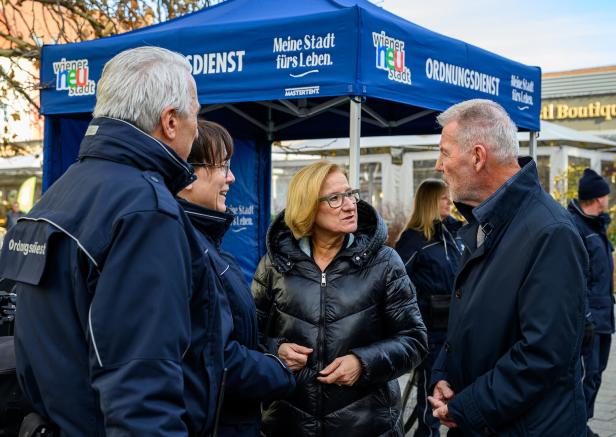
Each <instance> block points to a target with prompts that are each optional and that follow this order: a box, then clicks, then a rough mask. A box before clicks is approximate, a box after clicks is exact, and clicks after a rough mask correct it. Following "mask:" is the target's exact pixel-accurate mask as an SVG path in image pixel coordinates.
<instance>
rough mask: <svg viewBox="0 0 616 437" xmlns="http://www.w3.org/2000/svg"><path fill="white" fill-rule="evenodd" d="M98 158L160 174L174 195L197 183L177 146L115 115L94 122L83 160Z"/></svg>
mask: <svg viewBox="0 0 616 437" xmlns="http://www.w3.org/2000/svg"><path fill="white" fill-rule="evenodd" d="M84 158H98V159H105V160H108V161H113V162H118V163H121V164H126V165H130V166H132V167H136V168H138V169H139V170H141V171H154V172H157V173H159V174H160V175H161V176H162V177H163V179H164V181H165V185H166V186H167V188H168V189H169V191H171V192H172V193H173V194H174V195H175V194H177V193H178V192H179V191H180V190H182V189H183V188H184V187H186V186H187V185H188V184H190V183H191V182H193V181H194V180H195V179H196V177H195V175H194V171H193V169H192V167H191V166H190V165H189V164H187V163H186V162H185V161H184V160H183V159H182V158H180V157H179V156H178V155H177V153H175V151H174V150H173V149H171V148H170V147H169V146H167V145H166V144H164V143H162V142H161V141H160V140H158V139H156V138H154V137H153V136H151V135H149V134H147V133H145V132H144V131H142V130H141V129H139V128H137V127H136V126H134V125H132V124H131V123H129V122H127V121H124V120H119V119H116V118H111V117H97V118H95V119H93V120H92V121H91V122H90V125H89V126H88V130H87V131H86V136H85V137H84V139H83V141H82V142H81V147H80V149H79V159H80V160H81V159H84Z"/></svg>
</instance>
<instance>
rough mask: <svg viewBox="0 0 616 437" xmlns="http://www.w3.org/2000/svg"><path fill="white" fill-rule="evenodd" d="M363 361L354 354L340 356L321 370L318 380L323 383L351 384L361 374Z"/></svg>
mask: <svg viewBox="0 0 616 437" xmlns="http://www.w3.org/2000/svg"><path fill="white" fill-rule="evenodd" d="M361 371H362V368H361V363H360V362H359V358H357V357H356V356H355V355H353V354H349V355H345V356H343V357H338V358H336V359H335V360H334V361H332V362H331V363H330V364H329V365H328V366H327V367H325V368H324V369H323V370H321V371H320V372H319V375H320V376H319V377H317V380H318V381H319V382H322V383H323V384H337V385H347V386H351V385H353V384H355V383H356V382H357V380H358V379H359V376H360V375H361Z"/></svg>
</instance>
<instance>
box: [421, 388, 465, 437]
mask: <svg viewBox="0 0 616 437" xmlns="http://www.w3.org/2000/svg"><path fill="white" fill-rule="evenodd" d="M454 396H455V393H454V391H453V390H452V389H451V387H450V386H449V383H448V382H447V381H444V380H440V381H439V382H437V383H436V385H435V386H434V391H433V392H432V396H428V401H429V402H430V404H431V405H432V415H433V416H434V417H436V418H437V419H438V420H440V421H441V423H442V424H443V425H445V426H446V427H448V428H456V427H457V426H458V424H457V423H456V422H455V421H454V420H453V418H451V417H450V416H449V409H448V407H447V402H449V401H450V400H452V399H453V398H454Z"/></svg>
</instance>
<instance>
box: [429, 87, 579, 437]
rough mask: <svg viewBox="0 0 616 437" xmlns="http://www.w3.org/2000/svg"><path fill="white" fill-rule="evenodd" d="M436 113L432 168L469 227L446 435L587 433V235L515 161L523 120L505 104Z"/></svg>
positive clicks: (441, 402) (453, 320) (454, 317)
mask: <svg viewBox="0 0 616 437" xmlns="http://www.w3.org/2000/svg"><path fill="white" fill-rule="evenodd" d="M437 120H438V122H439V124H440V125H441V126H442V127H443V131H442V135H441V143H440V155H439V158H438V160H437V164H436V169H437V170H438V171H441V172H443V174H444V177H445V182H447V185H449V188H450V190H451V194H452V197H453V199H454V201H455V202H456V206H457V208H458V210H459V211H460V212H461V213H462V214H463V215H464V217H465V218H466V220H467V221H468V225H466V226H464V227H463V228H461V229H460V231H459V232H458V235H459V236H460V237H462V239H463V241H464V246H465V250H464V253H463V256H462V259H461V260H460V266H461V267H460V269H459V271H458V274H457V276H456V279H455V281H454V290H455V291H454V294H453V297H452V302H451V307H450V313H449V326H448V330H447V339H446V341H445V344H444V346H443V349H442V350H441V353H440V354H439V357H438V358H437V361H436V363H435V365H434V368H433V378H432V380H433V381H434V382H435V383H436V386H435V388H434V391H433V397H431V398H430V402H431V404H432V407H433V408H434V412H433V414H434V415H435V417H438V418H439V419H440V420H441V422H442V423H443V424H445V425H446V426H448V427H450V428H456V429H455V430H454V431H451V432H450V433H451V435H464V436H475V435H499V436H501V435H507V436H527V435H537V436H580V435H583V434H584V432H585V424H586V411H585V406H584V398H583V392H582V382H581V377H582V376H581V375H582V372H581V362H580V361H581V360H580V346H581V343H582V335H583V331H584V286H585V278H584V270H585V269H586V268H587V267H588V261H587V257H586V254H585V251H584V246H583V243H582V241H581V239H580V236H579V234H578V232H577V230H576V229H575V226H574V225H573V223H572V221H571V218H570V217H569V214H568V213H567V211H566V210H565V209H564V208H563V207H562V206H561V205H559V204H558V203H557V202H556V201H555V200H554V199H552V197H550V195H549V194H548V193H546V192H545V191H544V190H543V189H542V188H541V186H540V185H539V179H538V175H537V167H536V164H535V162H534V161H532V160H531V159H529V158H522V159H520V160H519V161H518V160H517V155H518V140H517V129H516V126H515V125H514V123H513V122H512V121H511V119H510V118H509V116H508V115H507V113H506V112H505V110H504V109H503V108H502V107H501V106H500V105H498V104H497V103H495V102H492V101H490V100H481V99H477V100H469V101H466V102H462V103H459V104H456V105H454V106H452V107H451V108H449V109H448V110H446V111H445V112H443V113H442V114H441V115H439V116H438V117H437Z"/></svg>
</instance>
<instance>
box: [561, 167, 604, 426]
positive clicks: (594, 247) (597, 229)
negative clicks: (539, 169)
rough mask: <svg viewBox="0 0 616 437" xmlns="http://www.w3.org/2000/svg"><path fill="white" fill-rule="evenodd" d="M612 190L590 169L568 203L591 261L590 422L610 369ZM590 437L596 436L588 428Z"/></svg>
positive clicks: (587, 380)
mask: <svg viewBox="0 0 616 437" xmlns="http://www.w3.org/2000/svg"><path fill="white" fill-rule="evenodd" d="M609 193H610V186H609V185H608V184H607V182H606V181H605V180H604V179H603V178H602V177H601V176H599V175H598V174H597V173H596V172H594V171H593V170H591V169H589V168H587V169H585V170H584V174H583V176H582V178H581V179H580V181H579V184H578V199H579V200H572V201H571V202H570V203H569V212H570V213H571V216H572V217H573V222H574V223H575V225H576V226H577V228H578V231H579V232H580V235H581V236H582V240H583V241H584V245H585V246H586V250H587V251H588V259H589V261H590V263H589V264H590V265H589V271H588V275H587V278H586V279H587V281H586V282H587V289H586V290H587V291H586V293H587V294H586V297H587V312H586V317H587V320H586V333H585V341H584V344H583V346H582V356H583V360H584V396H585V397H586V409H587V413H588V418H589V419H590V418H591V417H593V415H594V409H595V399H596V398H597V393H598V392H599V387H600V386H601V374H602V373H603V371H604V370H605V368H606V367H607V360H608V358H609V355H610V345H611V341H612V334H613V333H614V294H613V293H614V261H613V258H612V251H613V248H612V244H611V243H610V240H609V239H608V238H607V226H608V224H609V223H610V216H609V215H608V194H609ZM587 434H588V435H589V436H595V435H597V434H595V433H593V432H592V431H591V430H590V428H587Z"/></svg>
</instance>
